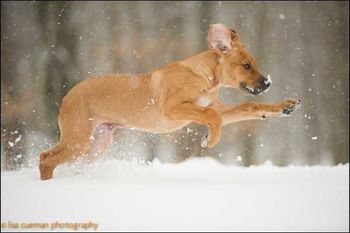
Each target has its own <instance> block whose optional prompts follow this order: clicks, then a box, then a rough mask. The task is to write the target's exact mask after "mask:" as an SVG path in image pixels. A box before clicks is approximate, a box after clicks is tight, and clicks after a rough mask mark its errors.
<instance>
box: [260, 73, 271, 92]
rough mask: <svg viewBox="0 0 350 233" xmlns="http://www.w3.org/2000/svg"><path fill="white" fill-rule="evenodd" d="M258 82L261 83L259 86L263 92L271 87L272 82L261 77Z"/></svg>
mask: <svg viewBox="0 0 350 233" xmlns="http://www.w3.org/2000/svg"><path fill="white" fill-rule="evenodd" d="M258 82H259V86H260V88H261V89H262V91H265V90H267V89H268V88H269V87H270V86H271V80H270V79H267V78H265V77H264V76H260V78H259V81H258Z"/></svg>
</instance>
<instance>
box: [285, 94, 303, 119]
mask: <svg viewBox="0 0 350 233" xmlns="http://www.w3.org/2000/svg"><path fill="white" fill-rule="evenodd" d="M300 106H301V99H299V100H296V99H291V98H287V99H286V100H284V101H283V103H282V115H283V116H289V115H290V114H291V113H292V112H294V111H295V110H296V109H297V108H299V107H300Z"/></svg>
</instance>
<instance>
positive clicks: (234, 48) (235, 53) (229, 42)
mask: <svg viewBox="0 0 350 233" xmlns="http://www.w3.org/2000/svg"><path fill="white" fill-rule="evenodd" d="M208 45H209V48H210V49H213V51H214V52H215V53H216V54H218V55H219V65H218V75H219V76H220V77H219V79H220V83H221V84H223V85H224V86H229V87H233V88H237V89H240V90H243V91H245V92H248V93H250V94H253V95H258V94H260V93H262V92H264V91H267V90H268V88H269V87H270V85H271V80H270V79H269V78H265V77H264V76H263V75H262V74H261V73H260V72H259V70H258V67H257V64H256V61H255V58H254V57H253V56H252V55H251V54H250V53H249V52H248V51H247V50H246V49H245V48H244V46H243V44H242V43H241V41H240V40H239V38H238V36H237V34H236V32H235V31H234V30H233V29H230V28H228V27H226V26H225V25H223V24H212V25H210V26H209V33H208Z"/></svg>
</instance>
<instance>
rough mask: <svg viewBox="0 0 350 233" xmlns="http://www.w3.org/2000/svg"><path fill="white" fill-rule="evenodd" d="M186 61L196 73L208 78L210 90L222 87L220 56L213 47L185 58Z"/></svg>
mask: <svg viewBox="0 0 350 233" xmlns="http://www.w3.org/2000/svg"><path fill="white" fill-rule="evenodd" d="M184 63H185V64H186V65H187V66H188V67H189V68H190V69H191V70H192V71H193V72H194V73H196V74H197V75H199V76H201V77H203V78H205V79H207V80H208V82H209V83H210V86H209V88H208V90H214V89H215V90H216V89H217V88H219V87H220V85H219V84H220V74H219V72H218V65H219V56H218V55H217V54H216V53H215V52H214V51H213V50H212V49H209V50H207V51H205V52H202V53H200V54H197V55H195V56H193V57H190V58H188V59H186V60H184Z"/></svg>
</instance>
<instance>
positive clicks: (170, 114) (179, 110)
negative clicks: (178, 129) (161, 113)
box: [165, 102, 222, 148]
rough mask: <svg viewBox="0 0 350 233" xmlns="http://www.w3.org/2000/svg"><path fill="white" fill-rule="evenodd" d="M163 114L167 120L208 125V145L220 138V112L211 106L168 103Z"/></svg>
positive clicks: (210, 145) (213, 144) (215, 142)
mask: <svg viewBox="0 0 350 233" xmlns="http://www.w3.org/2000/svg"><path fill="white" fill-rule="evenodd" d="M165 115H166V117H167V118H168V119H169V120H176V121H192V122H195V123H198V124H203V125H206V126H208V130H209V134H208V138H207V140H208V143H207V144H208V147H209V148H211V147H214V146H215V145H216V144H217V142H218V141H219V140H220V136H221V125H222V118H221V115H220V113H218V112H217V111H216V110H214V109H212V108H205V107H200V106H198V105H196V104H194V103H191V102H184V103H181V104H177V105H175V106H174V105H173V106H172V105H168V107H167V108H165Z"/></svg>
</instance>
